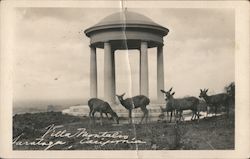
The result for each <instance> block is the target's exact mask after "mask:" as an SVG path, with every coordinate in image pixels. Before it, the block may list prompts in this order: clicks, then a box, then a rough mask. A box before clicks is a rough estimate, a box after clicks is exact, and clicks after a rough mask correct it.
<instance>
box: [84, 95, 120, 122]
mask: <svg viewBox="0 0 250 159" xmlns="http://www.w3.org/2000/svg"><path fill="white" fill-rule="evenodd" d="M88 105H89V109H90V112H89V117H90V119H93V120H94V121H95V112H100V115H101V125H102V117H103V116H102V113H105V114H106V116H107V118H108V114H110V115H111V116H112V118H113V120H114V121H115V122H116V123H117V124H119V117H118V116H117V114H116V113H115V112H114V111H113V110H112V108H111V107H110V105H109V103H108V102H105V101H103V100H101V99H98V98H91V99H90V100H89V101H88Z"/></svg>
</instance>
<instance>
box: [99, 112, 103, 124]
mask: <svg viewBox="0 0 250 159" xmlns="http://www.w3.org/2000/svg"><path fill="white" fill-rule="evenodd" d="M100 116H101V125H102V118H103V116H102V111H101V112H100Z"/></svg>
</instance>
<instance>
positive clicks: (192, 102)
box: [161, 88, 200, 122]
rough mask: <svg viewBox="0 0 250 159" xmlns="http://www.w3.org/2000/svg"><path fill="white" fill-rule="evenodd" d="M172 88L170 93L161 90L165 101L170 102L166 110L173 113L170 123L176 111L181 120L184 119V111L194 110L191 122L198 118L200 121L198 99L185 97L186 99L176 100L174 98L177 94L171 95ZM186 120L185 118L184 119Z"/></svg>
mask: <svg viewBox="0 0 250 159" xmlns="http://www.w3.org/2000/svg"><path fill="white" fill-rule="evenodd" d="M171 91H172V88H170V89H169V91H167V92H166V91H164V90H161V92H162V93H164V94H165V100H167V101H168V103H167V104H166V110H169V111H170V112H171V116H170V122H171V118H172V112H174V111H176V114H177V115H179V120H180V119H181V118H183V116H182V113H183V110H192V113H193V114H192V117H191V120H193V119H196V117H197V118H198V120H199V117H200V115H199V113H198V104H199V99H198V98H196V97H185V98H177V99H175V98H174V97H173V96H174V94H175V92H173V93H171ZM183 120H184V118H183Z"/></svg>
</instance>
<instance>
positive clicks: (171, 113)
mask: <svg viewBox="0 0 250 159" xmlns="http://www.w3.org/2000/svg"><path fill="white" fill-rule="evenodd" d="M172 115H173V111H171V112H170V119H169V122H170V123H171V120H172Z"/></svg>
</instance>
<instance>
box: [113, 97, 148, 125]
mask: <svg viewBox="0 0 250 159" xmlns="http://www.w3.org/2000/svg"><path fill="white" fill-rule="evenodd" d="M124 95H125V93H123V94H122V95H116V96H117V98H118V99H119V101H120V103H121V105H122V106H123V107H125V108H126V109H127V110H128V111H129V123H132V109H135V108H141V110H142V112H143V117H142V119H141V122H140V123H142V121H143V119H144V118H146V119H145V120H146V123H147V121H148V109H147V108H146V107H147V105H148V104H149V103H150V100H149V98H148V97H146V96H144V95H138V96H134V97H132V98H127V99H125V100H124V99H123V96H124Z"/></svg>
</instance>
